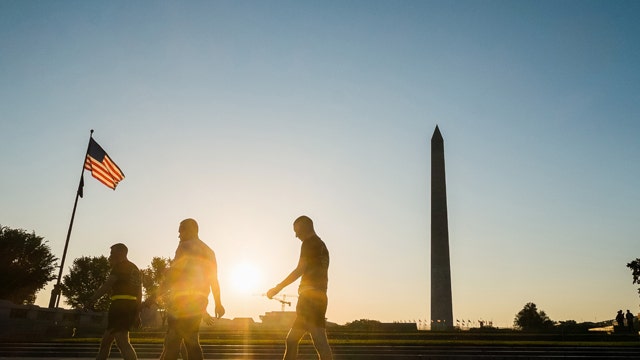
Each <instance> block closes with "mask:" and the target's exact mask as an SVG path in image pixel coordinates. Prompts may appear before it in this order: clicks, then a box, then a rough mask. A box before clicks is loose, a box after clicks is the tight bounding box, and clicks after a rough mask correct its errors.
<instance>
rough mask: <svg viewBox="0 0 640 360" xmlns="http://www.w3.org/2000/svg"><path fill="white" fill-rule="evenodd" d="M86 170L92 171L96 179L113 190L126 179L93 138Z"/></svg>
mask: <svg viewBox="0 0 640 360" xmlns="http://www.w3.org/2000/svg"><path fill="white" fill-rule="evenodd" d="M84 168H85V169H87V170H89V171H91V175H92V176H93V177H94V178H96V179H98V181H100V182H101V183H103V184H105V185H106V186H107V187H109V188H111V189H113V190H115V189H116V185H118V183H119V182H120V181H121V180H122V179H124V174H123V173H122V171H121V170H120V168H119V167H118V165H116V163H114V162H113V161H112V160H111V158H110V157H109V155H107V153H106V151H104V149H102V147H101V146H100V145H98V143H97V142H95V140H93V138H91V139H90V140H89V149H88V150H87V159H86V160H85V162H84Z"/></svg>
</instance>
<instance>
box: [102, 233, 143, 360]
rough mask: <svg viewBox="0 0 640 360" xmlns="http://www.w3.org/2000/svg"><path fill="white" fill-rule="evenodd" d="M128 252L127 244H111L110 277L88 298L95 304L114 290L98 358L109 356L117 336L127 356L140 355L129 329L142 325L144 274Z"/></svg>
mask: <svg viewBox="0 0 640 360" xmlns="http://www.w3.org/2000/svg"><path fill="white" fill-rule="evenodd" d="M128 252H129V249H127V247H126V246H125V245H124V244H120V243H118V244H115V245H113V246H111V254H110V255H109V264H110V265H111V273H110V274H109V277H108V278H107V281H105V283H104V284H103V285H102V286H100V288H98V290H96V292H95V294H93V296H92V297H91V300H89V302H90V304H93V303H95V302H96V301H97V300H98V299H100V297H102V295H104V294H106V293H107V292H108V291H111V304H110V305H109V314H108V320H107V330H106V331H105V332H104V335H102V341H101V342H100V350H99V351H98V355H97V356H96V359H97V360H104V359H107V358H108V357H109V353H110V352H111V344H113V341H114V340H115V342H116V345H118V348H119V349H120V354H122V357H123V358H124V359H125V360H135V359H137V358H138V357H137V355H136V352H135V350H134V349H133V347H132V346H131V343H130V342H129V329H130V328H131V327H132V326H134V325H135V324H138V325H139V319H140V310H141V308H142V307H141V302H142V275H141V273H140V270H139V269H138V267H137V266H136V265H135V264H134V263H132V262H131V261H129V260H128V259H127V253H128Z"/></svg>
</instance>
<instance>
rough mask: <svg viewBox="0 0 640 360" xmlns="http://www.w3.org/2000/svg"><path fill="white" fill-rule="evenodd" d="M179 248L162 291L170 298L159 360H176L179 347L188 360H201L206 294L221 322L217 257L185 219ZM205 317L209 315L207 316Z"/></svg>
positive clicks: (193, 224)
mask: <svg viewBox="0 0 640 360" xmlns="http://www.w3.org/2000/svg"><path fill="white" fill-rule="evenodd" d="M178 237H179V238H180V244H179V245H178V248H177V249H176V254H175V257H174V259H173V261H172V262H171V268H170V269H169V270H168V272H167V278H166V280H165V285H164V289H161V291H162V292H166V293H167V296H168V297H169V307H168V309H167V312H168V314H169V315H168V319H167V325H168V328H167V334H166V336H165V339H164V349H163V352H162V358H163V359H165V360H176V359H177V358H178V353H179V352H180V344H181V343H184V347H185V348H186V350H187V354H188V358H189V360H201V359H203V354H202V347H201V346H200V339H199V334H198V332H199V330H200V323H201V322H202V319H203V316H205V314H207V305H208V304H209V291H211V292H212V293H213V298H214V301H215V312H216V313H215V315H216V317H217V318H220V317H221V316H223V315H224V313H225V310H224V307H223V306H222V301H221V300H220V284H219V282H218V265H217V262H216V255H215V253H214V252H213V250H211V248H210V247H209V246H207V244H205V243H204V242H203V241H202V240H200V238H199V237H198V223H197V222H196V221H195V220H193V219H185V220H183V221H182V222H181V223H180V227H179V228H178ZM207 316H208V315H207Z"/></svg>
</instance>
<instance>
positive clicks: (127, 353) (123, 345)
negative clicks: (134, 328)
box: [113, 330, 138, 360]
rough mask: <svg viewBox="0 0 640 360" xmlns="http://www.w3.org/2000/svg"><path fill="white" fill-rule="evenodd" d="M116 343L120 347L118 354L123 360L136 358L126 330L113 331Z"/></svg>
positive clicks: (134, 359) (135, 359)
mask: <svg viewBox="0 0 640 360" xmlns="http://www.w3.org/2000/svg"><path fill="white" fill-rule="evenodd" d="M113 336H114V337H115V340H116V345H118V349H120V354H121V355H122V358H123V359H124V360H137V359H138V355H137V354H136V351H135V350H134V349H133V346H131V342H129V332H128V331H126V330H121V331H116V332H114V333H113Z"/></svg>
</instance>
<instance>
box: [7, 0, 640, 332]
mask: <svg viewBox="0 0 640 360" xmlns="http://www.w3.org/2000/svg"><path fill="white" fill-rule="evenodd" d="M638 14H640V2H638V1H589V0H586V1H584V0H581V1H544V0H543V1H538V0H535V1H527V0H524V1H411V0H409V1H376V0H367V1H359V0H355V1H320V2H311V1H187V2H177V1H101V2H97V1H63V2H55V1H10V0H9V1H1V2H0V49H1V50H0V163H1V164H2V176H1V177H0V194H1V199H2V201H1V205H0V224H2V225H3V226H8V227H10V228H21V229H25V230H27V231H29V232H31V231H34V232H35V233H36V234H37V235H39V236H43V237H44V238H45V240H46V241H47V242H48V244H49V246H50V247H51V250H52V252H53V253H54V254H55V255H56V256H57V257H58V258H61V257H62V253H63V249H64V243H65V237H66V234H67V229H68V226H69V222H70V218H71V212H72V208H73V200H74V198H75V192H76V189H77V186H78V182H79V179H80V173H81V170H82V165H83V162H84V154H85V150H86V147H87V143H88V141H89V132H90V130H91V129H94V130H95V132H94V134H93V137H94V139H95V140H96V141H97V142H98V143H99V144H100V145H101V146H102V147H104V149H105V150H106V151H107V152H108V154H109V155H110V156H111V158H112V159H113V160H114V161H115V162H116V163H117V164H118V165H119V166H120V168H121V169H122V171H123V172H124V174H125V176H126V177H125V179H124V180H123V181H122V182H121V183H120V184H119V185H118V187H117V189H116V190H115V191H112V190H110V189H108V188H107V187H105V186H104V185H103V184H101V183H99V182H98V181H96V180H95V179H93V178H91V177H90V175H89V174H85V187H84V198H82V199H80V200H79V202H78V208H77V212H76V216H75V220H74V226H73V232H72V235H71V239H70V243H69V250H68V253H67V259H66V262H65V265H64V268H65V269H64V271H65V274H66V273H67V272H68V269H69V267H70V266H71V264H72V262H73V259H75V258H78V257H80V256H99V255H108V253H109V247H110V246H111V245H112V244H113V243H116V242H123V243H125V244H127V246H128V247H129V259H130V260H132V261H133V262H134V263H135V264H137V265H138V266H139V267H141V268H146V267H148V266H149V265H150V264H151V259H152V258H153V257H154V256H159V257H165V258H170V257H173V256H174V252H175V249H176V247H177V245H178V241H179V240H178V225H179V223H180V221H181V220H183V219H185V218H194V219H196V220H197V221H198V222H199V225H200V237H201V239H202V240H203V241H205V242H206V243H207V244H209V245H210V246H211V247H212V248H213V249H214V251H215V252H216V257H217V261H218V266H219V278H220V284H221V291H222V301H223V304H224V306H225V308H226V310H227V313H226V315H225V317H226V318H231V319H232V318H236V317H252V318H254V319H255V320H256V321H260V318H259V316H260V315H262V314H264V313H265V312H268V311H280V310H281V308H282V307H281V306H282V305H281V303H280V302H278V301H277V300H269V299H267V298H266V297H265V296H263V294H264V293H266V291H267V290H269V289H270V288H271V287H273V286H275V285H276V284H278V283H279V282H280V281H282V280H283V279H284V277H285V276H286V275H287V274H289V273H290V272H291V270H293V269H294V268H295V266H296V264H297V261H298V256H299V252H300V244H301V242H300V240H298V239H297V238H296V237H295V234H294V232H293V227H292V222H293V220H294V219H295V218H296V217H298V216H299V215H303V214H304V215H308V216H310V217H311V218H312V219H313V220H314V223H315V227H316V231H317V233H318V235H319V236H320V237H321V238H322V240H323V241H324V242H325V243H326V245H327V247H328V249H329V252H330V255H331V265H330V267H329V290H328V295H329V307H328V310H327V317H328V320H329V321H331V322H335V323H339V324H344V323H346V322H349V321H353V320H357V319H373V320H379V321H384V322H393V321H414V320H428V319H429V317H430V308H429V307H430V284H429V281H430V280H429V279H430V264H429V261H430V260H429V259H430V253H429V251H430V246H429V241H430V239H429V226H430V224H429V221H430V220H429V219H430V210H429V209H430V206H429V201H430V193H429V189H430V178H429V174H430V173H429V171H430V163H429V161H430V139H431V135H432V133H433V131H434V129H435V126H436V125H438V126H439V128H440V130H441V132H442V135H443V137H444V146H445V161H446V179H447V193H448V198H447V200H448V209H449V238H450V250H451V274H452V292H453V317H454V319H466V320H473V321H477V320H480V319H483V320H485V321H493V323H494V325H496V326H500V327H508V326H512V324H513V319H514V317H515V314H516V313H517V312H518V311H519V310H521V309H522V308H523V306H524V305H525V304H526V303H527V302H534V303H535V304H536V305H537V307H538V308H539V309H542V310H544V311H545V312H546V313H547V315H549V317H550V318H551V319H552V320H555V321H560V320H576V321H578V322H582V321H601V320H607V319H612V318H613V317H614V316H615V313H616V311H617V310H618V309H623V310H626V309H630V310H631V311H632V312H634V313H637V312H640V308H639V307H638V304H639V301H640V299H639V298H638V293H637V289H636V286H634V285H633V284H632V276H631V271H630V270H629V269H627V268H626V266H625V265H626V264H627V263H628V262H629V261H631V260H633V259H635V258H637V257H640V241H638V240H639V239H638V234H640V187H639V186H638V183H639V181H638V180H639V179H640V161H639V160H638V159H640V67H639V66H638V64H640V41H638V35H640V21H638ZM52 284H53V283H51V284H49V285H48V286H47V287H46V288H45V289H44V290H43V291H41V292H39V293H38V294H37V304H39V305H41V306H47V304H48V301H49V296H50V291H51V288H52ZM297 284H298V283H294V284H292V285H290V286H289V287H287V288H286V289H284V290H283V291H282V293H281V294H283V295H288V296H287V299H290V300H291V301H292V303H293V305H292V306H290V307H289V306H287V307H286V310H290V311H293V310H294V308H295V301H296V298H295V294H296V293H297ZM212 302H213V301H212V300H211V301H210V303H212ZM61 304H62V305H64V298H63V299H62V300H61ZM65 306H66V305H65ZM209 310H210V312H211V313H212V312H213V305H212V304H210V306H209Z"/></svg>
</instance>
